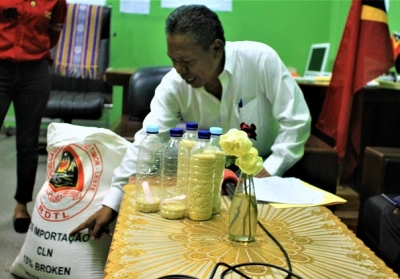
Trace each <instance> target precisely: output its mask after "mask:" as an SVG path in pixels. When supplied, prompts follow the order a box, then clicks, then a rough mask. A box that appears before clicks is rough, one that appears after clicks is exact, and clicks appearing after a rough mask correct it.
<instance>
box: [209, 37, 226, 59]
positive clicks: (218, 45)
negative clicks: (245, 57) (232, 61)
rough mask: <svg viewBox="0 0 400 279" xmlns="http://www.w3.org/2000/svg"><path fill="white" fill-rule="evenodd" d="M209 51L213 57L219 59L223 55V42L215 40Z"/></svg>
mask: <svg viewBox="0 0 400 279" xmlns="http://www.w3.org/2000/svg"><path fill="white" fill-rule="evenodd" d="M211 49H212V51H213V53H214V57H219V56H221V55H222V54H223V53H224V42H223V41H222V40H220V39H215V41H214V43H213V44H212V45H211Z"/></svg>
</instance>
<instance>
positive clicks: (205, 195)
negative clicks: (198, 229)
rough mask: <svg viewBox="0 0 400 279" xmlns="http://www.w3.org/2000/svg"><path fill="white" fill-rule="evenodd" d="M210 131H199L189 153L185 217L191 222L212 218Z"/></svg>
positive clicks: (212, 188)
mask: <svg viewBox="0 0 400 279" xmlns="http://www.w3.org/2000/svg"><path fill="white" fill-rule="evenodd" d="M210 136H211V133H210V131H206V130H199V132H198V141H197V142H196V144H195V145H194V146H193V148H192V150H191V152H190V164H189V188H188V202H187V215H188V217H189V218H190V219H191V220H196V221H204V220H209V219H210V218H211V217H212V210H213V196H214V185H215V179H214V178H215V148H214V146H212V145H211V143H210Z"/></svg>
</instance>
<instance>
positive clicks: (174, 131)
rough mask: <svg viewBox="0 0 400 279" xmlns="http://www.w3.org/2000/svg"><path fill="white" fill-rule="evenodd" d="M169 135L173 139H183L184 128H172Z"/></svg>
mask: <svg viewBox="0 0 400 279" xmlns="http://www.w3.org/2000/svg"><path fill="white" fill-rule="evenodd" d="M169 135H170V136H171V137H182V135H183V129H182V128H172V129H170V130H169Z"/></svg>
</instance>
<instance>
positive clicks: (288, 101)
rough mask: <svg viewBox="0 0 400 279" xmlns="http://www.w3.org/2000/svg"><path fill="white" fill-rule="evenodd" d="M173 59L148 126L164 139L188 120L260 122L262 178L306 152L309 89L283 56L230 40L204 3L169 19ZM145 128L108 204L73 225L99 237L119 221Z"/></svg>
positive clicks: (226, 124)
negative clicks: (299, 82)
mask: <svg viewBox="0 0 400 279" xmlns="http://www.w3.org/2000/svg"><path fill="white" fill-rule="evenodd" d="M166 38H167V46H168V56H169V57H170V58H171V60H172V63H173V69H172V70H171V71H170V72H169V73H168V74H167V75H166V76H165V77H164V78H163V80H162V81H161V83H160V85H159V86H158V87H157V89H156V92H155V96H154V98H153V100H152V102H151V112H150V113H149V114H148V115H147V116H146V118H145V119H144V122H143V127H146V126H147V125H148V124H156V125H158V126H159V128H160V135H161V136H162V137H164V139H165V140H167V138H168V135H169V134H168V133H169V130H170V129H171V128H173V127H175V126H177V125H178V124H179V123H182V122H197V123H198V125H199V128H200V129H209V128H210V127H211V126H219V127H222V128H223V130H224V132H227V131H228V130H229V129H230V128H237V129H239V128H240V124H241V123H243V122H244V123H246V124H248V125H250V124H254V125H255V126H256V129H257V130H256V133H257V141H254V142H253V146H254V147H256V148H257V149H258V151H259V155H260V156H263V157H264V158H266V159H265V161H264V164H263V165H264V170H263V171H261V172H260V173H259V174H258V175H257V176H259V177H266V176H270V175H278V176H281V175H282V174H284V173H285V171H287V170H288V169H289V168H290V167H291V166H293V165H294V164H295V163H296V162H297V161H298V160H300V158H301V157H302V156H303V153H304V144H305V143H306V141H307V139H308V137H309V135H310V124H311V116H310V112H309V110H308V107H307V104H306V102H305V100H304V97H303V93H302V91H301V90H300V88H299V86H298V85H297V83H296V82H295V80H294V79H293V78H292V77H291V74H290V72H289V71H288V69H287V68H286V67H285V65H284V64H283V62H282V61H281V59H280V58H279V56H278V55H277V53H276V52H275V51H274V50H273V49H272V48H270V47H269V46H267V45H265V44H262V43H257V42H250V41H242V42H226V41H225V38H224V31H223V28H222V24H221V22H220V21H219V19H218V16H217V15H216V14H215V13H214V12H212V11H211V10H209V9H208V8H207V7H205V6H202V5H188V6H181V7H179V8H177V9H176V10H175V11H173V12H172V13H171V14H170V15H169V17H168V18H167V21H166ZM145 135H146V131H145V129H143V128H142V129H141V130H140V131H138V132H137V133H136V134H135V141H134V143H133V144H132V145H131V148H130V149H128V151H127V153H126V155H125V157H124V159H123V161H122V163H121V165H120V167H119V168H118V169H116V171H115V173H114V178H113V183H112V186H111V188H110V191H109V193H108V195H107V196H106V198H105V199H104V201H103V208H102V209H100V210H99V211H98V212H97V213H95V214H94V215H93V216H91V217H90V218H89V219H88V220H86V221H85V222H84V223H82V224H81V225H80V226H79V227H77V228H76V229H74V230H73V231H72V232H71V234H74V233H76V232H78V231H80V230H82V229H84V228H89V232H90V234H91V235H92V236H94V237H99V236H100V235H101V234H102V233H103V232H105V231H104V228H106V226H107V224H108V223H109V222H110V221H111V220H112V219H114V217H115V216H116V214H117V212H118V211H119V206H120V203H121V199H122V195H123V186H124V185H125V184H126V183H127V182H128V179H129V177H130V176H132V175H134V174H135V172H136V159H137V154H138V146H139V144H140V142H141V140H142V139H143V138H144V136H145Z"/></svg>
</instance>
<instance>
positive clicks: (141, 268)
mask: <svg viewBox="0 0 400 279" xmlns="http://www.w3.org/2000/svg"><path fill="white" fill-rule="evenodd" d="M134 189H135V186H134V185H126V186H125V187H124V190H125V194H124V199H123V202H122V205H121V210H120V213H119V216H118V220H117V225H116V229H115V233H114V237H113V241H112V244H111V248H110V252H109V255H108V260H107V264H106V268H105V273H104V279H112V278H145V279H149V278H151V279H155V278H158V277H160V276H164V275H171V274H185V275H191V276H195V277H197V278H207V279H208V278H209V274H210V273H211V271H212V269H213V267H214V266H215V264H216V263H217V262H225V263H227V264H230V265H233V264H237V263H245V262H265V263H270V264H274V265H278V266H281V267H287V265H286V261H285V258H284V256H283V254H282V252H281V251H280V249H279V248H278V247H277V245H276V244H275V243H274V242H273V241H272V240H271V239H270V238H269V237H268V236H267V235H266V234H265V233H264V232H263V231H262V230H261V229H260V228H257V236H256V241H255V242H251V243H247V244H246V243H238V242H234V241H231V240H230V239H229V235H228V219H229V218H228V211H227V208H229V204H230V201H229V198H228V197H227V196H223V201H222V206H223V209H222V211H221V214H219V215H214V216H213V217H212V219H211V220H209V221H205V222H197V221H191V220H189V219H182V220H166V219H163V218H162V217H161V216H160V215H159V214H158V213H147V214H146V213H141V212H137V211H136V210H135V200H134V193H135V191H134ZM258 207H259V220H260V221H261V223H262V224H263V225H264V226H265V227H266V228H267V229H268V230H269V232H270V233H271V234H272V235H274V236H275V237H276V238H277V240H278V241H279V242H280V243H281V244H282V245H283V247H284V248H285V249H286V251H287V252H288V254H289V257H290V259H291V262H292V266H293V272H294V273H296V274H298V275H300V276H302V277H303V278H304V279H314V278H318V279H319V278H329V279H334V278H338V279H344V278H349V279H357V278H363V279H364V278H382V279H383V278H385V279H389V278H398V276H397V275H396V274H395V273H394V272H393V271H392V270H391V269H389V268H388V267H387V266H386V265H385V264H384V262H383V261H382V260H381V259H379V258H378V257H376V256H375V254H374V253H373V252H371V250H369V248H367V247H366V246H365V245H364V244H363V243H362V242H361V240H359V239H358V238H356V237H355V235H354V233H353V232H352V231H350V230H349V229H348V228H347V227H346V225H344V224H343V223H341V222H340V220H339V219H338V218H337V217H336V216H334V215H333V214H332V213H331V211H329V210H328V209H326V208H325V207H306V208H286V209H275V208H274V207H272V206H269V205H267V204H259V205H258ZM222 271H223V268H219V269H218V272H217V274H216V276H215V277H214V278H220V277H219V275H220V274H221V272H222ZM252 272H254V275H255V277H254V278H259V279H261V278H284V277H285V273H284V272H282V271H278V270H274V269H271V268H266V269H252ZM226 278H239V277H237V276H232V277H231V276H227V277H226Z"/></svg>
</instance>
